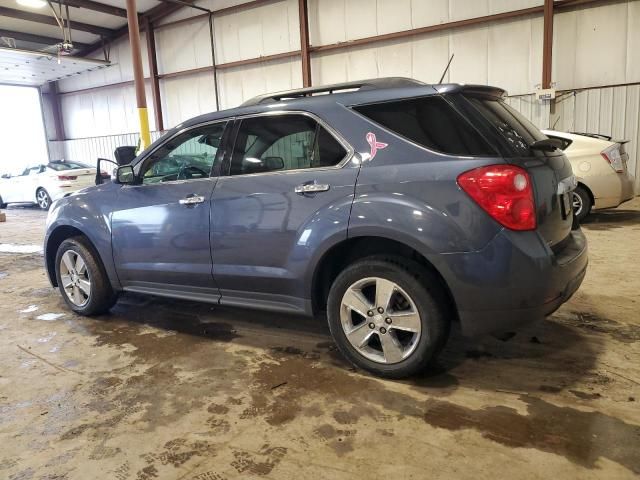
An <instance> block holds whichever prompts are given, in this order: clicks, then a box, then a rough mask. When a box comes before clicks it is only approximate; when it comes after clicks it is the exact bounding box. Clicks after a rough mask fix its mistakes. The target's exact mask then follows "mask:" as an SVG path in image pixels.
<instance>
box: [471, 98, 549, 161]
mask: <svg viewBox="0 0 640 480" xmlns="http://www.w3.org/2000/svg"><path fill="white" fill-rule="evenodd" d="M465 98H466V99H467V100H468V101H469V102H470V103H471V104H472V105H473V107H475V109H476V110H477V111H478V112H479V113H480V114H481V115H482V117H484V119H485V120H488V121H489V123H491V125H492V126H493V129H491V131H490V135H491V136H492V137H494V138H491V140H492V141H493V140H495V143H496V144H498V145H499V146H500V147H501V148H500V150H504V151H501V153H502V154H503V155H505V156H524V157H530V156H537V155H540V154H542V153H541V151H540V150H535V151H534V150H531V148H529V147H530V145H532V144H533V143H534V142H537V141H538V140H545V139H546V138H547V137H546V136H545V134H544V133H542V132H541V131H540V129H538V127H536V126H535V125H534V124H533V123H531V122H530V121H529V120H527V119H526V118H525V117H524V116H522V115H521V114H520V113H519V112H518V111H517V110H515V109H514V108H512V107H510V106H509V105H507V103H506V102H504V101H503V100H501V99H498V98H495V97H475V96H465Z"/></svg>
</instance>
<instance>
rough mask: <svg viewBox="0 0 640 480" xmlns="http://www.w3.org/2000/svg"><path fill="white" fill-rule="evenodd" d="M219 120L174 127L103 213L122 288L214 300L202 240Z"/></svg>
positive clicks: (206, 239) (206, 240) (219, 152)
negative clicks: (180, 129)
mask: <svg viewBox="0 0 640 480" xmlns="http://www.w3.org/2000/svg"><path fill="white" fill-rule="evenodd" d="M225 125H226V124H225V122H218V123H213V124H207V125H201V126H197V127H193V128H189V129H187V130H186V131H183V132H179V133H178V134H176V135H174V136H173V137H171V138H168V139H167V140H166V141H165V142H164V143H163V144H161V145H159V146H158V147H157V148H156V149H155V150H154V151H152V152H150V153H149V154H148V155H147V156H146V157H145V158H144V159H143V160H142V161H141V162H139V163H138V164H137V165H136V166H135V167H134V170H135V172H136V175H137V183H138V184H136V185H125V186H123V187H122V188H121V189H120V191H119V193H118V203H117V206H118V208H117V209H116V210H115V211H113V213H112V218H111V225H112V238H113V240H112V244H113V258H114V262H115V267H116V270H117V273H118V277H119V280H120V282H121V283H122V285H123V286H124V288H125V289H129V290H136V291H143V292H148V293H155V294H160V295H162V294H166V295H178V296H182V297H184V298H190V299H195V300H205V301H207V300H208V301H217V300H218V298H219V291H218V288H217V286H216V284H215V281H214V279H213V274H212V272H211V270H212V263H211V244H210V219H211V194H212V192H213V189H214V187H215V184H216V181H217V177H210V174H211V172H212V170H214V169H215V168H216V167H215V165H217V162H218V161H219V160H220V159H221V158H222V157H223V152H224V148H219V147H220V145H221V144H222V143H223V133H224V131H225Z"/></svg>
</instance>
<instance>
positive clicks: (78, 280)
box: [60, 250, 91, 307]
mask: <svg viewBox="0 0 640 480" xmlns="http://www.w3.org/2000/svg"><path fill="white" fill-rule="evenodd" d="M60 280H61V281H62V286H63V288H64V293H65V294H66V295H67V298H68V299H69V301H71V303H73V304H74V305H77V306H78V307H82V306H84V305H86V304H87V302H88V301H89V297H90V296H91V277H90V275H89V269H88V268H87V264H86V263H85V261H84V259H83V258H82V257H81V256H80V254H78V252H75V251H73V250H67V251H66V252H64V253H63V254H62V257H61V258H60Z"/></svg>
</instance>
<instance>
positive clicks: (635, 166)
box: [554, 85, 640, 192]
mask: <svg viewBox="0 0 640 480" xmlns="http://www.w3.org/2000/svg"><path fill="white" fill-rule="evenodd" d="M639 117H640V85H630V86H620V87H613V88H611V87H610V88H601V89H590V90H581V91H578V92H575V93H573V92H567V93H566V94H563V95H562V96H561V97H560V98H559V99H558V100H557V102H556V119H557V124H556V127H555V129H556V130H563V131H567V132H572V131H573V132H588V133H601V134H603V135H611V136H612V137H614V138H616V139H624V140H629V143H627V144H626V150H627V153H628V154H629V169H630V170H631V171H632V172H635V177H636V191H637V192H640V151H639V149H638V145H639V144H640V125H639V123H640V120H639ZM554 122H555V120H554Z"/></svg>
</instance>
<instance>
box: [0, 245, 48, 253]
mask: <svg viewBox="0 0 640 480" xmlns="http://www.w3.org/2000/svg"><path fill="white" fill-rule="evenodd" d="M0 253H40V254H42V245H18V244H17V243H0Z"/></svg>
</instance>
